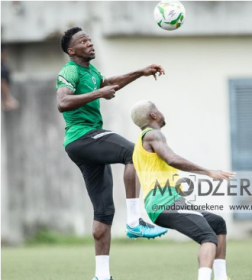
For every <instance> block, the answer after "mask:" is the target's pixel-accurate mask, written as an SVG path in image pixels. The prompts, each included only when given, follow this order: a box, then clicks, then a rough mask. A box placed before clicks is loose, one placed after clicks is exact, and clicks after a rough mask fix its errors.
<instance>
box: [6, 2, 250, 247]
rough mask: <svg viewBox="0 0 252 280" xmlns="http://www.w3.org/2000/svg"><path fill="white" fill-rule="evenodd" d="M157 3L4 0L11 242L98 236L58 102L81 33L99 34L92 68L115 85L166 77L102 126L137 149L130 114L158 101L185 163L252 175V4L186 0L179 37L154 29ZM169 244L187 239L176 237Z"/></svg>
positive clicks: (115, 105) (119, 218) (243, 218)
mask: <svg viewBox="0 0 252 280" xmlns="http://www.w3.org/2000/svg"><path fill="white" fill-rule="evenodd" d="M157 3H158V2H157V1H150V2H145V1H130V2H123V1H122V2H119V1H113V2H112V1H111V2H110V1H105V2H99V1H90V2H87V1H65V2H54V1H50V2H39V1H38V2H37V1H36V2H35V1H34V2H31V1H30V2H21V1H9V2H1V8H2V9H1V10H2V12H1V13H2V14H1V21H2V25H1V31H2V39H1V40H2V44H4V45H2V51H3V52H2V59H1V62H2V63H1V64H2V69H5V74H6V73H7V76H8V77H9V76H10V79H8V77H7V78H5V81H3V80H4V77H2V83H1V91H2V113H1V118H2V119H1V125H2V130H1V132H2V136H1V140H2V158H1V165H2V178H1V180H2V203H1V209H2V243H3V244H22V243H23V242H24V241H25V240H26V239H27V238H29V237H32V236H33V235H35V234H36V233H37V232H39V231H40V230H42V229H43V230H44V229H46V230H49V231H53V232H57V233H58V234H62V235H76V236H90V235H91V227H92V220H93V210H92V205H91V203H90V201H89V197H88V195H87V192H86V189H85V185H84V182H83V179H82V175H81V173H80V171H79V170H78V168H77V167H76V166H75V165H74V164H73V163H72V162H71V161H70V159H69V158H68V156H67V155H66V153H65V151H64V148H63V145H62V143H63V138H64V125H65V124H64V120H63V117H62V116H61V114H60V113H59V112H58V110H57V104H56V89H55V85H56V77H57V74H58V72H59V71H60V69H61V67H62V65H63V64H65V63H66V62H67V61H68V57H67V56H66V55H65V54H64V53H63V52H62V50H61V48H60V39H61V36H62V34H63V32H64V31H65V30H66V29H68V28H71V27H74V26H79V27H82V28H83V29H84V30H86V31H87V32H88V33H89V35H90V36H91V38H92V40H93V43H94V47H95V49H96V59H95V60H94V61H92V63H93V64H94V65H95V66H96V67H97V68H98V69H99V70H100V71H101V72H102V73H103V74H104V76H105V77H110V76H114V75H119V74H124V73H126V72H130V71H132V70H137V69H139V68H143V67H145V66H148V65H150V64H152V63H158V64H161V65H162V66H163V67H164V68H165V70H166V75H165V76H162V77H160V78H159V79H158V81H154V79H153V78H152V77H148V78H145V77H144V78H141V79H139V80H137V81H136V82H134V83H132V84H131V85H129V86H127V87H126V88H124V89H122V90H121V91H120V92H118V93H117V95H116V98H114V99H113V100H110V101H107V100H101V107H102V109H101V111H102V114H103V118H104V128H106V129H110V130H113V131H115V132H117V133H119V134H121V135H122V136H124V137H126V138H127V139H129V140H131V141H133V142H134V141H135V140H136V137H137V135H138V133H139V130H138V128H137V127H135V126H134V124H133V123H132V121H131V118H130V109H131V107H132V106H133V104H134V103H135V102H137V101H138V100H142V99H148V100H151V101H153V102H154V103H156V105H157V106H158V108H159V109H160V110H161V111H162V112H163V113H164V114H165V116H166V122H167V125H166V127H165V128H164V130H163V131H164V133H165V134H166V136H167V139H168V143H169V145H170V146H171V147H172V148H173V149H174V150H175V151H176V152H177V153H178V154H179V155H181V156H183V157H185V158H187V159H189V160H191V161H193V162H195V163H198V164H199V165H202V166H204V167H206V168H209V169H222V170H234V171H237V170H238V171H239V170H240V171H252V66H251V65H252V51H251V50H252V17H251V12H252V2H242V4H241V3H240V2H239V1H237V2H216V1H210V2H182V3H183V4H184V6H185V8H186V11H187V16H186V19H185V23H184V25H183V26H182V27H181V28H180V29H178V30H177V31H172V32H169V31H164V30H162V29H160V28H159V27H158V26H157V25H156V24H155V22H154V18H153V10H154V8H155V6H156V4H157ZM6 81H7V82H6ZM3 82H5V84H3ZM6 87H7V89H6ZM8 87H9V88H8ZM6 92H7V93H6ZM113 175H114V200H115V206H116V215H115V220H114V227H113V237H120V236H125V233H124V228H125V223H126V202H125V190H124V185H123V179H122V178H123V166H120V165H114V166H113ZM207 199H208V201H210V202H211V201H213V200H214V198H211V197H208V198H207ZM233 199H235V200H236V202H237V203H242V198H239V197H235V198H231V197H229V198H223V203H224V204H225V203H230V201H231V200H233ZM239 199H240V200H239ZM247 201H248V202H249V203H251V199H250V198H247ZM141 210H142V213H143V216H144V218H145V219H146V220H148V218H147V217H146V214H145V210H144V208H143V205H142V209H141ZM222 216H223V217H224V218H225V219H226V220H227V223H228V229H229V238H240V239H242V238H245V237H251V235H252V215H250V214H249V215H239V216H238V217H235V216H234V215H233V214H232V213H223V214H222ZM237 228H239V231H237ZM165 238H169V239H176V240H184V239H186V238H185V237H183V236H182V235H180V234H178V233H175V232H173V231H170V233H169V234H168V235H167V236H166V237H165Z"/></svg>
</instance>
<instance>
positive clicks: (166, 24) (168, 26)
mask: <svg viewBox="0 0 252 280" xmlns="http://www.w3.org/2000/svg"><path fill="white" fill-rule="evenodd" d="M185 15H186V10H185V7H184V6H183V5H182V4H181V3H180V2H179V1H162V2H160V3H158V4H157V6H156V7H155V10H154V18H155V21H156V23H157V24H158V26H159V27H161V28H163V29H165V30H175V29H178V28H179V27H180V26H181V25H182V24H183V23H184V19H185Z"/></svg>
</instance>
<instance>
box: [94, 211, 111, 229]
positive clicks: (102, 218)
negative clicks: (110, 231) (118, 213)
mask: <svg viewBox="0 0 252 280" xmlns="http://www.w3.org/2000/svg"><path fill="white" fill-rule="evenodd" d="M114 215H115V207H113V208H112V207H110V211H109V214H99V215H97V214H95V215H94V220H95V221H98V222H100V223H102V224H105V225H109V226H111V225H112V223H113V219H114Z"/></svg>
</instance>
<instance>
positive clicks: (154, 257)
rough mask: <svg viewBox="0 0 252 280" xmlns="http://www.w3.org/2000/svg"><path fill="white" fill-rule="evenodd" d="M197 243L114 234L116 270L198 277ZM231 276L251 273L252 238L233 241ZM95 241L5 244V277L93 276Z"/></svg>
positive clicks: (238, 279)
mask: <svg viewBox="0 0 252 280" xmlns="http://www.w3.org/2000/svg"><path fill="white" fill-rule="evenodd" d="M197 251H198V245H197V244H196V243H193V242H186V243H176V242H171V241H167V240H165V239H163V240H150V241H147V240H146V241H145V240H129V241H128V240H126V239H125V240H123V241H118V240H113V242H112V250H111V274H112V276H113V278H114V279H115V280H141V279H143V280H148V279H150V280H154V279H158V280H196V279H197ZM227 261H228V273H229V275H230V277H231V279H232V280H251V279H252V240H247V241H230V242H229V243H228V258H227ZM93 276H94V250H93V245H92V242H90V241H89V242H84V244H83V245H68V246H66V245H65V246H64V245H46V246H41V245H40V246H28V247H22V248H2V280H56V279H59V280H91V279H92V278H93Z"/></svg>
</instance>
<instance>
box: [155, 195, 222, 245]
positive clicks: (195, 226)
mask: <svg viewBox="0 0 252 280" xmlns="http://www.w3.org/2000/svg"><path fill="white" fill-rule="evenodd" d="M174 204H175V205H178V206H183V205H187V203H186V200H185V199H184V198H183V197H181V198H179V199H178V200H177V201H175V203H174ZM181 209H183V207H181ZM155 224H157V225H158V226H161V227H165V228H170V229H175V230H177V231H179V232H181V233H183V234H185V235H186V236H188V237H190V238H191V239H193V240H194V241H196V242H197V243H199V244H202V243H205V242H212V243H214V244H216V245H218V238H217V235H219V234H227V229H226V223H225V220H224V219H223V218H222V217H221V216H218V215H215V214H213V213H210V212H207V211H194V210H173V211H167V212H166V211H164V212H162V213H161V214H160V215H159V216H158V218H157V220H156V221H155Z"/></svg>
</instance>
